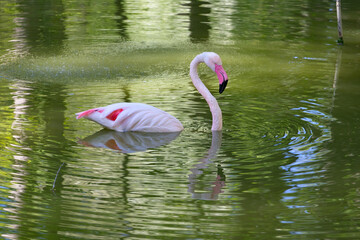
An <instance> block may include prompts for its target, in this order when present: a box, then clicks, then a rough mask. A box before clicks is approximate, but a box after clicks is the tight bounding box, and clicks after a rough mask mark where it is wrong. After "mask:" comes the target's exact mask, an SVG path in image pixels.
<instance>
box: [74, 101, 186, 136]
mask: <svg viewBox="0 0 360 240" xmlns="http://www.w3.org/2000/svg"><path fill="white" fill-rule="evenodd" d="M76 115H77V117H76V118H77V119H80V118H82V117H84V118H87V119H89V120H92V121H94V122H97V123H99V124H100V125H102V126H103V127H105V128H108V129H111V130H115V131H118V132H128V131H137V132H179V131H182V130H183V129H184V127H183V126H182V124H181V122H180V121H179V120H177V119H176V118H175V117H173V116H172V115H170V114H169V113H167V112H165V111H163V110H160V109H158V108H156V107H153V106H150V105H147V104H143V103H115V104H111V105H108V106H106V107H99V108H94V109H89V110H86V111H84V112H80V113H77V114H76Z"/></svg>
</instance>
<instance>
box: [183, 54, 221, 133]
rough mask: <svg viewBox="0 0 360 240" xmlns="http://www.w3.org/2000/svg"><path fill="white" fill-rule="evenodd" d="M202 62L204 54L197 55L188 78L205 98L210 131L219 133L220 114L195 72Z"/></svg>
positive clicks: (214, 101) (212, 98)
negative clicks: (209, 115) (210, 120)
mask: <svg viewBox="0 0 360 240" xmlns="http://www.w3.org/2000/svg"><path fill="white" fill-rule="evenodd" d="M202 62H204V54H200V55H197V56H196V57H195V58H194V60H192V62H191V64H190V78H191V80H192V82H193V84H194V86H195V87H196V89H197V90H198V91H199V93H200V94H201V95H202V96H203V97H204V98H205V100H206V102H207V103H208V105H209V107H210V111H211V114H212V127H211V130H212V131H219V130H221V129H222V114H221V109H220V107H219V104H218V102H217V101H216V98H215V97H214V96H213V95H211V93H210V91H209V90H208V89H207V88H206V86H205V85H204V83H203V82H202V81H201V79H200V77H199V74H198V72H197V68H198V65H199V64H200V63H202Z"/></svg>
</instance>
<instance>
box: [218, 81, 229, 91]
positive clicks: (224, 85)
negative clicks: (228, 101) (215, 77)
mask: <svg viewBox="0 0 360 240" xmlns="http://www.w3.org/2000/svg"><path fill="white" fill-rule="evenodd" d="M227 83H228V80H225V81H223V83H222V84H219V93H220V94H221V93H222V92H223V91H224V90H225V88H226V85H227Z"/></svg>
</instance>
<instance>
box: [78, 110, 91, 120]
mask: <svg viewBox="0 0 360 240" xmlns="http://www.w3.org/2000/svg"><path fill="white" fill-rule="evenodd" d="M95 111H96V109H89V110H86V111H84V112H79V113H76V119H80V118H82V117H86V116H89V115H90V114H92V113H93V112H95Z"/></svg>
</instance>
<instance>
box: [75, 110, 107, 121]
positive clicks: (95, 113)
mask: <svg viewBox="0 0 360 240" xmlns="http://www.w3.org/2000/svg"><path fill="white" fill-rule="evenodd" d="M103 111H104V109H103V108H93V109H89V110H86V111H83V112H79V113H76V119H80V118H87V119H90V120H94V119H96V118H97V117H99V116H100V114H101V113H102V112H103Z"/></svg>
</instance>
